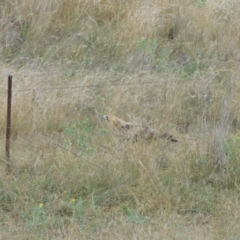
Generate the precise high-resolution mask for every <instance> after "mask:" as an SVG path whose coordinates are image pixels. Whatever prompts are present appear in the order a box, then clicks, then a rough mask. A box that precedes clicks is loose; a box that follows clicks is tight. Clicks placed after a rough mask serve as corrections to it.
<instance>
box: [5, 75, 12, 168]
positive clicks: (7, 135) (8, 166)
mask: <svg viewBox="0 0 240 240" xmlns="http://www.w3.org/2000/svg"><path fill="white" fill-rule="evenodd" d="M11 107H12V76H11V75H9V76H8V96H7V127H6V152H5V154H6V163H7V165H6V172H7V173H10V172H11V170H12V169H11V168H12V164H11V158H10V137H11Z"/></svg>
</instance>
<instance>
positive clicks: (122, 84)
mask: <svg viewBox="0 0 240 240" xmlns="http://www.w3.org/2000/svg"><path fill="white" fill-rule="evenodd" d="M154 83H159V82H157V81H152V82H132V83H119V84H89V85H82V86H61V87H46V88H25V89H24V88H23V89H16V90H13V92H29V91H49V90H66V89H79V88H92V87H115V86H128V85H141V84H154ZM6 92H7V90H6V91H0V93H6Z"/></svg>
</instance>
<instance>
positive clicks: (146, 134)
mask: <svg viewBox="0 0 240 240" xmlns="http://www.w3.org/2000/svg"><path fill="white" fill-rule="evenodd" d="M103 118H104V119H105V120H107V121H108V122H109V123H110V125H111V126H112V127H114V128H115V129H118V130H122V131H124V130H125V131H127V132H128V133H129V134H128V135H126V139H129V138H133V139H134V142H136V141H137V139H138V138H143V139H146V140H149V139H158V138H162V139H166V140H168V141H170V142H178V140H177V139H175V138H174V137H173V136H172V135H171V134H169V133H162V134H159V133H158V132H157V131H155V130H154V129H153V128H151V127H144V126H141V125H139V124H136V123H131V122H126V121H124V120H122V119H120V118H118V117H116V116H115V115H103ZM130 131H131V132H130Z"/></svg>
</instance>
